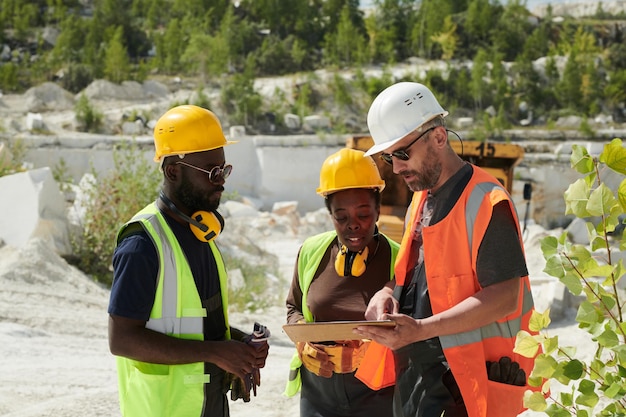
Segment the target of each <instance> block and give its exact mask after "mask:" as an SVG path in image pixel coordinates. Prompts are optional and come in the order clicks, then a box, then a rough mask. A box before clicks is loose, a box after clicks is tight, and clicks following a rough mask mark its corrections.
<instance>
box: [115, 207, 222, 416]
mask: <svg viewBox="0 0 626 417" xmlns="http://www.w3.org/2000/svg"><path fill="white" fill-rule="evenodd" d="M131 223H140V224H141V225H142V227H143V229H144V230H145V232H146V233H147V235H148V236H149V237H150V239H151V240H152V242H153V243H154V246H155V248H156V250H157V254H158V262H159V268H158V271H159V272H158V276H157V288H156V294H155V301H154V305H153V307H152V311H151V312H150V319H149V320H148V322H147V323H146V328H149V329H151V330H154V331H157V332H160V333H163V334H168V335H170V336H172V337H178V338H183V339H195V340H203V339H204V334H203V318H204V317H205V316H206V314H207V313H206V310H205V309H204V308H203V307H202V302H201V300H200V295H199V294H198V292H197V288H196V284H195V281H194V278H193V275H192V273H191V270H190V268H189V265H188V264H187V261H186V258H185V255H184V253H183V252H182V248H180V245H179V244H178V241H177V240H176V237H175V236H174V234H173V232H172V231H171V229H170V228H169V226H168V224H167V222H166V220H165V218H164V217H163V215H162V214H161V213H160V211H159V210H158V208H157V207H156V205H155V204H154V203H153V204H150V205H148V206H147V207H145V208H144V209H143V210H141V211H140V212H139V213H138V214H137V215H136V216H135V217H133V219H131V220H130V221H129V222H128V223H127V224H126V225H125V226H124V227H123V228H122V229H120V232H119V233H118V241H119V239H121V238H122V237H123V236H124V234H123V233H124V231H125V230H126V227H127V226H128V225H130V224H131ZM208 244H209V247H210V249H211V251H212V253H213V257H214V259H215V262H216V264H217V271H218V275H219V281H220V290H221V296H222V307H223V311H224V320H225V326H226V334H225V337H226V338H227V339H230V331H229V325H228V315H227V311H228V297H227V294H228V293H227V291H228V287H227V280H226V269H225V266H224V263H223V260H222V258H221V255H220V253H219V250H218V249H217V246H215V244H214V243H213V242H210V243H208ZM116 362H117V369H118V381H119V396H120V409H121V411H122V415H123V416H125V417H131V416H132V417H142V416H145V415H150V416H153V417H187V416H200V414H201V413H202V409H203V405H204V384H207V383H210V382H211V375H210V374H205V369H204V368H205V364H204V362H194V363H188V364H181V365H161V364H153V363H146V362H140V361H136V360H132V359H129V358H125V357H120V356H118V357H116ZM166 391H167V395H164V394H163V393H164V392H166Z"/></svg>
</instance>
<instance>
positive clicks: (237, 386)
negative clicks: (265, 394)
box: [230, 374, 256, 403]
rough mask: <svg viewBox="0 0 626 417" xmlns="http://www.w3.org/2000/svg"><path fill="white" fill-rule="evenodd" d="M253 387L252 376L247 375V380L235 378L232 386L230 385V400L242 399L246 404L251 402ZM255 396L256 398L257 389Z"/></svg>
mask: <svg viewBox="0 0 626 417" xmlns="http://www.w3.org/2000/svg"><path fill="white" fill-rule="evenodd" d="M252 385H253V383H252V375H250V374H248V375H246V379H245V380H243V379H241V378H239V377H238V376H235V378H234V379H233V382H232V384H231V385H230V399H231V400H233V401H237V400H238V399H239V398H241V399H243V402H244V403H247V402H250V389H251V388H252ZM254 395H255V396H256V389H255V390H254Z"/></svg>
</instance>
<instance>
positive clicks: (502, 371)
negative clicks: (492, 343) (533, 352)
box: [487, 356, 526, 387]
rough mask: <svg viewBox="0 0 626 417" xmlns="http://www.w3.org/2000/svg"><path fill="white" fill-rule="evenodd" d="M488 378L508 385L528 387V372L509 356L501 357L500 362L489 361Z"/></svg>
mask: <svg viewBox="0 0 626 417" xmlns="http://www.w3.org/2000/svg"><path fill="white" fill-rule="evenodd" d="M487 378H488V379H489V380H490V381H495V382H501V383H503V384H508V385H518V386H520V387H523V386H524V385H526V372H524V370H523V369H521V368H520V367H519V363H517V362H513V361H511V358H509V357H508V356H503V357H501V358H500V360H499V361H498V362H490V361H487Z"/></svg>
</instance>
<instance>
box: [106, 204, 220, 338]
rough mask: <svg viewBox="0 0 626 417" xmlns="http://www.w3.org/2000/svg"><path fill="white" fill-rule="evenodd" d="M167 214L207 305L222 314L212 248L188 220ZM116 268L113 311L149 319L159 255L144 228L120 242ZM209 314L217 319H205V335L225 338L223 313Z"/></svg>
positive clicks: (112, 299)
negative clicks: (208, 320) (199, 237)
mask: <svg viewBox="0 0 626 417" xmlns="http://www.w3.org/2000/svg"><path fill="white" fill-rule="evenodd" d="M163 215H164V217H165V219H166V221H167V223H168V225H169V226H170V228H171V229H172V231H173V232H174V235H175V236H176V239H177V240H178V242H179V243H180V246H181V247H182V249H183V252H184V254H185V257H186V258H187V262H188V264H189V267H190V269H191V273H192V274H193V277H194V281H195V283H196V287H197V289H198V294H199V295H200V299H201V300H202V302H203V305H204V307H205V308H207V309H208V310H209V312H210V311H215V312H217V313H218V315H219V313H220V312H221V310H222V306H221V297H220V282H219V276H218V270H217V264H216V262H215V258H214V256H213V253H212V251H211V248H210V247H209V245H208V244H207V243H206V242H201V241H199V240H198V239H197V238H196V237H195V235H194V234H193V232H192V231H191V229H190V228H189V226H188V225H187V224H180V223H178V222H176V221H175V220H174V219H172V218H171V217H170V216H168V215H167V214H166V213H164V214H163ZM113 268H114V277H113V285H112V287H111V295H110V301H109V308H108V312H109V314H113V315H117V316H121V317H126V318H130V319H136V320H145V321H147V320H148V319H149V318H150V312H151V310H152V306H153V304H154V298H155V294H156V288H157V274H158V269H159V259H158V255H157V251H156V248H155V246H154V243H153V242H152V239H151V238H150V237H149V235H148V234H147V233H146V232H145V231H144V230H143V228H141V229H140V230H137V231H134V232H133V233H132V234H130V235H129V236H127V237H125V238H124V239H123V240H122V241H121V242H120V243H119V244H118V246H117V247H116V248H115V251H114V254H113ZM207 316H208V318H211V317H212V318H213V319H217V323H209V322H206V320H205V339H207V340H209V339H211V340H216V339H221V338H222V337H223V332H224V330H225V325H224V324H223V314H222V317H221V318H219V317H215V315H213V316H211V315H210V314H207ZM212 321H213V320H212ZM219 322H221V323H222V324H221V326H220V323H219Z"/></svg>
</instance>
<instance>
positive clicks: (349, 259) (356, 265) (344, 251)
mask: <svg viewBox="0 0 626 417" xmlns="http://www.w3.org/2000/svg"><path fill="white" fill-rule="evenodd" d="M368 254H369V249H368V247H367V246H366V247H365V248H364V249H363V250H362V251H360V252H352V251H351V250H348V248H346V246H345V245H341V247H340V248H339V252H338V253H337V257H336V258H335V271H337V274H339V276H340V277H350V276H352V277H359V276H361V275H363V273H364V272H365V268H366V265H367V255H368Z"/></svg>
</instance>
